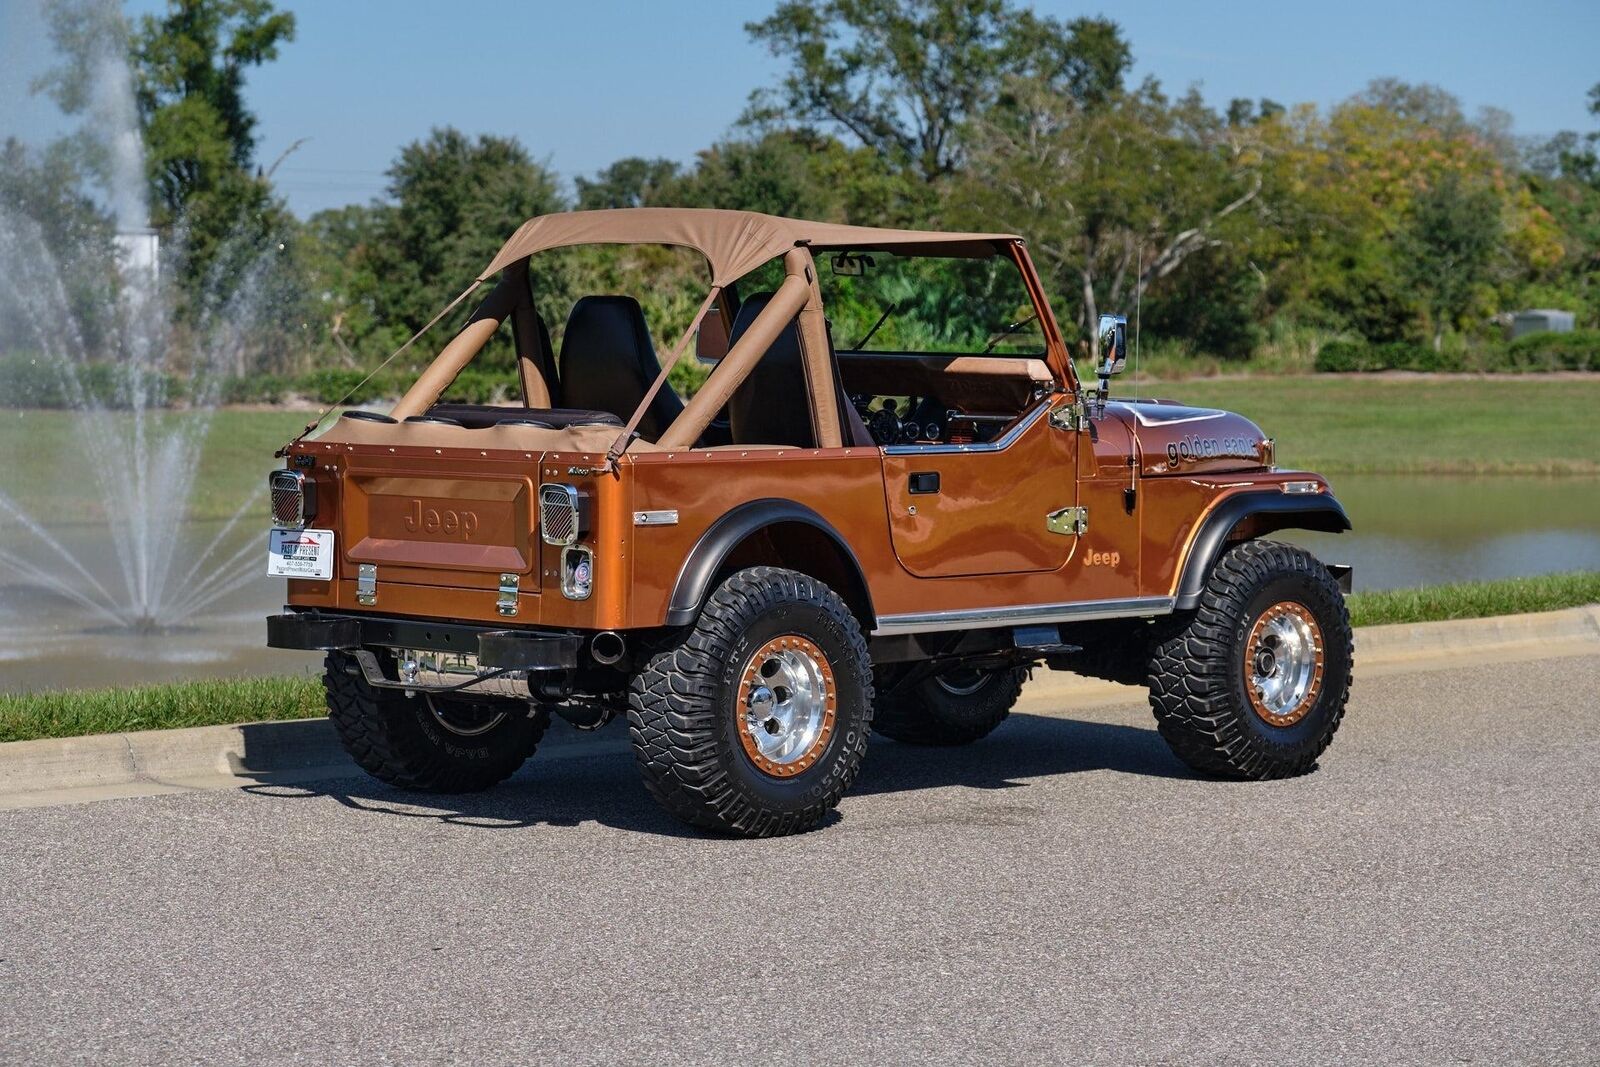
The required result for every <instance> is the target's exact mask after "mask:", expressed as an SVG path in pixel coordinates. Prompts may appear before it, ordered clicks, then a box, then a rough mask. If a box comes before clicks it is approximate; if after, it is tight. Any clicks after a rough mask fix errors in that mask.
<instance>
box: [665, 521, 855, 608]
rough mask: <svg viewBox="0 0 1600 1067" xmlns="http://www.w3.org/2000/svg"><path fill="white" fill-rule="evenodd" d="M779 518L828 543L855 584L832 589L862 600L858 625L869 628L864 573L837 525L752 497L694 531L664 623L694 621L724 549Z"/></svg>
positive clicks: (727, 550)
mask: <svg viewBox="0 0 1600 1067" xmlns="http://www.w3.org/2000/svg"><path fill="white" fill-rule="evenodd" d="M779 523H799V524H800V525H803V526H810V527H812V528H814V529H816V530H818V531H820V532H821V533H823V534H824V535H826V536H827V538H828V539H829V540H830V541H832V542H833V544H834V545H835V546H836V547H837V548H838V550H839V553H840V555H841V557H842V558H843V560H844V562H845V564H846V566H847V567H848V568H849V569H850V570H851V571H852V572H853V577H854V578H855V580H856V582H857V583H858V588H857V589H855V590H848V589H837V590H835V592H837V593H838V594H839V595H840V596H843V597H845V599H846V600H849V599H850V598H851V595H852V594H855V595H857V596H858V598H859V599H860V600H861V601H863V606H864V608H865V611H866V616H867V617H866V618H865V619H864V620H863V624H864V625H865V626H866V627H867V628H868V629H870V628H871V627H872V625H873V620H874V618H875V616H874V614H873V611H872V594H871V591H870V589H869V588H868V586H867V582H866V576H865V573H864V572H863V571H862V569H861V561H860V560H858V559H856V554H855V552H853V551H852V550H851V548H850V545H849V543H848V542H846V541H845V539H844V537H843V535H841V534H840V533H839V531H838V530H836V529H834V527H833V524H832V523H830V522H828V520H827V519H824V518H823V517H822V516H821V515H818V514H817V513H816V512H815V511H812V510H811V509H810V508H808V507H806V506H805V505H804V504H799V503H796V502H795V501H793V500H783V499H779V498H769V499H765V500H752V501H750V502H749V503H748V504H741V505H740V506H739V507H737V508H734V509H733V510H732V511H730V512H728V513H727V514H726V515H724V516H722V518H720V519H718V520H717V521H716V522H714V523H712V524H711V527H710V528H709V529H708V530H706V532H705V533H703V534H701V535H700V540H698V541H696V542H695V545H694V547H693V548H691V549H690V550H689V556H688V558H687V559H685V560H684V563H683V567H682V568H681V569H680V570H679V571H678V580H677V582H676V584H674V585H673V587H672V598H671V599H670V600H669V601H668V602H667V617H666V619H665V620H664V622H665V625H667V626H687V625H689V624H690V623H692V622H694V620H695V617H696V616H697V615H699V613H700V606H701V605H702V604H704V603H705V600H706V597H708V596H710V595H711V592H712V582H713V581H715V579H716V577H717V573H718V572H719V571H720V570H721V569H722V565H723V563H724V562H726V560H727V558H728V556H729V554H730V553H732V552H733V550H734V549H735V548H737V547H738V546H739V545H740V544H742V543H743V542H744V541H745V540H746V539H747V538H749V537H750V536H751V535H752V534H756V533H759V532H760V531H761V530H762V529H764V528H766V527H768V526H775V525H777V524H779Z"/></svg>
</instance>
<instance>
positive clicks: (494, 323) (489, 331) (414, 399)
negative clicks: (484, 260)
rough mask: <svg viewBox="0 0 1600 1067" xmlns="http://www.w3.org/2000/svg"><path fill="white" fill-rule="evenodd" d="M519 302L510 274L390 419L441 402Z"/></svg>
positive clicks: (412, 413) (490, 293)
mask: <svg viewBox="0 0 1600 1067" xmlns="http://www.w3.org/2000/svg"><path fill="white" fill-rule="evenodd" d="M522 291H523V294H524V295H523V297H522V299H524V300H525V299H526V295H525V294H526V293H527V286H526V284H524V285H523V286H522ZM518 301H519V297H518V293H517V278H516V276H515V272H511V271H508V272H507V273H506V274H505V276H504V277H502V278H501V279H500V284H499V285H496V286H495V287H494V288H493V289H491V290H490V291H489V295H488V296H486V297H484V299H483V303H481V304H479V305H478V310H476V311H474V312H473V313H472V317H471V318H470V319H468V320H467V324H466V325H465V326H463V327H461V332H460V333H458V334H456V335H455V336H454V337H452V338H451V339H450V343H449V344H447V345H445V346H444V349H443V351H441V352H440V353H439V355H438V356H437V357H436V358H435V359H434V361H433V362H432V363H430V364H428V367H427V369H426V370H424V371H423V372H422V374H421V375H419V376H418V378H417V380H416V382H415V383H414V384H413V385H412V386H411V388H410V389H408V390H406V395H405V396H403V397H401V398H400V402H399V403H398V404H396V405H395V406H394V408H393V409H392V410H390V412H389V414H390V416H391V417H393V418H396V419H408V418H410V417H411V416H413V415H421V414H424V413H425V412H426V411H427V410H428V409H429V408H431V407H432V406H433V405H434V403H435V402H436V401H437V400H438V399H439V395H440V394H441V393H443V392H444V391H445V390H446V389H448V388H450V383H451V382H453V381H455V380H456V376H457V375H459V374H460V373H461V371H462V370H463V369H464V368H465V367H466V365H467V364H468V363H471V362H472V358H473V357H474V356H476V355H477V354H478V353H479V352H481V351H483V346H484V345H485V344H487V343H488V341H489V338H491V337H493V336H494V332H495V331H496V330H498V329H499V328H500V324H501V323H502V322H504V321H505V320H506V316H508V315H510V314H511V312H512V311H513V310H514V309H515V308H516V306H517V304H518Z"/></svg>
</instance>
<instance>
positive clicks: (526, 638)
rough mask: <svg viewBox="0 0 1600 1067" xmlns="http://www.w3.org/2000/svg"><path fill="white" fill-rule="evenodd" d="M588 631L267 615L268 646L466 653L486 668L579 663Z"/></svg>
mask: <svg viewBox="0 0 1600 1067" xmlns="http://www.w3.org/2000/svg"><path fill="white" fill-rule="evenodd" d="M582 646H583V635H581V634H575V633H567V632H564V631H554V630H495V629H490V628H488V627H480V626H464V625H462V624H460V623H440V622H428V621H426V620H422V619H395V618H383V617H381V616H370V615H332V614H328V613H327V612H321V611H306V612H286V613H284V614H282V615H269V616H267V647H268V648H286V649H292V650H297V651H302V652H332V651H338V650H353V649H358V648H373V647H378V648H409V649H429V650H431V651H435V652H464V653H467V654H469V655H476V656H477V657H478V665H479V666H480V667H484V668H494V669H506V670H518V671H562V670H571V669H572V668H574V667H576V666H577V665H578V650H579V649H580V648H581V647H582Z"/></svg>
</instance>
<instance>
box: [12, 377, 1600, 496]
mask: <svg viewBox="0 0 1600 1067" xmlns="http://www.w3.org/2000/svg"><path fill="white" fill-rule="evenodd" d="M1151 393H1153V394H1155V395H1158V396H1163V397H1170V398H1172V399H1176V400H1183V401H1187V402H1190V403H1196V404H1206V405H1213V406H1217V407H1224V408H1229V409H1231V410H1234V411H1239V412H1241V413H1243V414H1245V415H1247V416H1249V417H1250V418H1252V419H1254V420H1255V421H1256V422H1257V423H1258V424H1259V425H1260V426H1261V428H1262V429H1263V430H1264V431H1265V432H1266V433H1268V434H1269V435H1271V436H1273V437H1275V438H1277V441H1278V458H1279V462H1280V463H1282V464H1285V465H1292V466H1297V467H1304V468H1308V469H1312V470H1317V471H1321V472H1324V473H1327V474H1351V473H1401V474H1403V473H1417V474H1474V473H1476V474H1591V475H1592V474H1600V376H1590V377H1562V378H1551V377H1543V376H1536V375H1528V376H1524V377H1512V376H1502V377H1496V378H1431V377H1424V376H1359V375H1301V376H1296V377H1282V378H1268V377H1256V378H1237V379H1216V378H1206V379H1192V380H1189V381H1170V382H1145V383H1135V382H1130V381H1128V380H1127V379H1118V380H1117V381H1116V382H1114V383H1113V386H1112V394H1113V395H1114V396H1115V395H1122V396H1130V395H1137V394H1151ZM108 417H110V418H126V416H120V415H112V416H108ZM157 417H158V418H188V417H190V416H187V415H182V414H166V415H161V416H157ZM309 418H310V414H309V413H307V412H305V411H277V410H225V411H221V412H218V413H217V415H216V417H215V421H214V422H213V423H212V426H211V432H210V434H209V436H208V437H207V438H206V442H205V445H204V448H203V449H202V450H201V452H200V455H199V457H198V460H199V470H198V472H197V474H196V478H197V481H196V492H195V496H194V500H193V512H192V515H193V517H194V518H196V519H218V518H225V517H227V516H228V515H230V514H232V512H233V510H234V508H236V507H238V506H239V503H240V502H241V501H242V500H243V499H244V498H245V495H246V494H248V493H251V492H255V491H257V490H258V489H259V487H260V486H261V485H262V484H263V483H264V480H265V473H266V471H268V470H270V469H271V468H272V467H273V466H275V465H276V461H275V460H273V458H272V453H273V451H274V450H276V449H277V447H278V446H279V445H281V444H282V443H283V442H284V441H285V440H287V439H288V438H289V437H291V436H293V434H294V433H295V432H296V431H298V430H299V429H300V427H301V426H303V425H304V424H305V423H306V421H307V420H308V419H309ZM0 456H3V457H5V458H6V460H7V462H6V464H5V465H4V466H3V467H0V492H4V493H6V494H8V495H10V496H11V497H13V498H15V499H16V500H18V501H19V502H20V503H21V504H22V505H23V507H24V508H25V509H26V510H28V511H29V512H30V513H31V514H33V515H35V516H37V517H39V518H43V519H45V520H46V521H51V522H71V521H79V520H88V519H94V518H98V517H99V515H100V510H101V501H100V495H99V490H98V488H97V487H96V485H95V482H94V479H93V478H92V477H88V476H87V472H86V470H85V467H84V462H83V456H82V449H81V441H80V437H79V431H78V429H77V426H76V417H75V416H73V415H72V414H70V413H67V412H60V411H15V410H12V411H0ZM265 506H266V505H265V503H264V502H263V503H262V508H263V510H264V509H265Z"/></svg>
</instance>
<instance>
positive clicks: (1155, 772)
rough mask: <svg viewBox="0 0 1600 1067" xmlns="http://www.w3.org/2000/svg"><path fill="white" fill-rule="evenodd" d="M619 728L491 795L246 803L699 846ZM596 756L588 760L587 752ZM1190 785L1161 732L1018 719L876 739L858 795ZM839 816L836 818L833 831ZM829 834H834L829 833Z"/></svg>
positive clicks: (371, 794) (378, 791)
mask: <svg viewBox="0 0 1600 1067" xmlns="http://www.w3.org/2000/svg"><path fill="white" fill-rule="evenodd" d="M625 740H626V734H625V731H623V730H622V729H620V728H619V727H617V726H613V727H609V728H608V729H607V730H606V731H605V732H604V733H602V734H599V735H596V737H595V738H593V739H591V740H588V741H587V742H585V743H582V744H571V745H564V746H562V748H563V749H564V752H563V754H562V756H561V757H559V758H547V759H545V760H543V761H541V760H540V758H539V755H537V754H536V755H535V756H534V757H533V758H532V759H531V760H529V762H528V764H527V766H525V767H524V768H523V769H522V770H521V771H520V772H518V774H517V775H516V776H514V777H513V778H511V779H510V780H509V781H507V782H505V783H504V784H502V785H500V786H498V787H497V788H495V789H492V790H489V791H487V792H484V793H471V794H464V795H453V796H442V795H439V794H434V793H415V792H409V791H407V790H402V789H395V788H392V787H390V786H386V785H384V784H383V783H381V782H377V781H374V780H372V779H369V778H366V777H349V778H338V779H334V780H329V781H321V782H310V783H301V784H297V785H296V784H287V783H284V784H273V783H268V782H263V783H261V784H259V785H252V786H246V787H245V789H244V791H245V792H247V793H250V794H254V795H257V796H264V797H272V798H276V799H297V798H305V799H310V798H315V797H328V798H331V799H333V800H335V801H337V802H338V803H340V804H342V805H344V806H345V807H347V808H350V809H353V810H356V811H361V812H366V813H371V814H378V815H388V816H393V817H396V818H402V819H426V820H432V821H435V822H441V823H446V824H449V825H454V826H470V827H474V828H478V829H484V830H518V829H527V828H530V827H534V826H547V827H563V826H577V825H579V824H581V823H585V822H596V823H600V824H601V825H603V826H609V827H613V828H615V829H619V830H631V831H636V832H642V833H650V834H658V835H661V836H666V837H702V836H705V835H703V834H701V833H700V832H698V831H695V830H693V829H691V828H688V827H685V826H683V825H682V824H681V823H679V822H678V821H677V820H675V819H673V818H672V817H671V816H669V815H667V814H666V813H665V812H664V811H662V810H661V809H660V808H658V807H657V806H656V805H655V803H654V802H653V801H652V800H651V799H650V797H649V796H648V795H647V794H646V793H645V791H644V788H643V787H642V786H641V785H640V784H639V777H638V773H637V772H636V770H635V768H634V764H633V758H632V756H631V754H629V753H628V752H627V751H626V749H624V748H622V747H620V746H619V744H618V743H617V742H619V741H622V742H624V743H625ZM585 749H592V751H584V750H585ZM1098 770H1107V771H1115V772H1118V773H1121V774H1136V775H1145V776H1150V777H1159V778H1185V777H1190V775H1189V773H1188V772H1187V771H1186V770H1185V769H1184V767H1183V766H1182V764H1180V763H1179V762H1178V761H1177V760H1176V759H1175V758H1173V756H1172V754H1171V753H1170V752H1169V751H1168V749H1167V746H1166V744H1165V743H1164V742H1163V741H1162V740H1161V738H1160V736H1159V735H1157V734H1156V732H1155V731H1154V730H1153V729H1147V728H1140V727H1134V726H1121V725H1116V724H1111V723H1099V722H1085V721H1082V720H1078V719H1063V718H1056V717H1053V716H1042V715H1024V714H1017V715H1012V716H1011V717H1010V719H1008V720H1007V721H1006V723H1005V724H1004V725H1002V726H1001V727H1000V728H999V729H998V730H996V731H995V732H994V733H993V734H991V735H990V736H989V737H987V738H985V739H984V740H982V741H979V742H978V743H976V744H973V745H967V746H963V747H959V748H924V747H921V746H917V745H903V744H900V743H898V742H895V741H890V740H887V739H883V738H878V739H874V741H873V744H872V748H871V751H870V752H869V753H868V754H867V760H866V764H865V765H864V766H863V768H862V772H861V778H860V779H859V780H858V781H857V782H856V784H855V787H854V788H853V789H852V790H851V794H850V795H855V796H862V795H877V794H885V793H903V792H911V791H913V790H919V789H941V788H946V787H950V786H965V787H967V788H971V789H1021V788H1026V787H1027V785H1028V783H1027V781H1025V779H1029V778H1046V777H1052V776H1055V775H1062V774H1074V773H1078V772H1081V771H1098ZM838 818H839V816H838V815H837V814H834V815H832V816H830V818H829V820H828V824H831V823H833V822H835V821H837V820H838ZM825 825H826V824H825Z"/></svg>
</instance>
